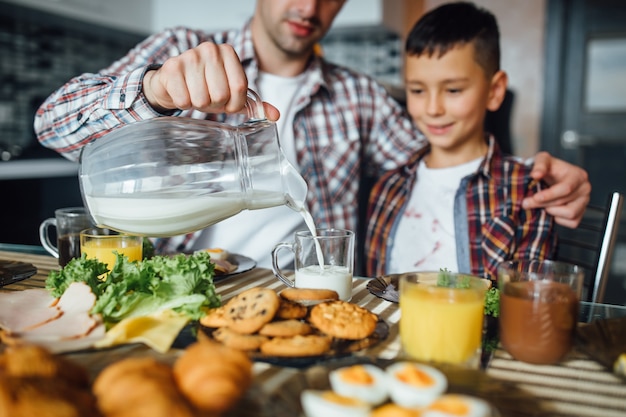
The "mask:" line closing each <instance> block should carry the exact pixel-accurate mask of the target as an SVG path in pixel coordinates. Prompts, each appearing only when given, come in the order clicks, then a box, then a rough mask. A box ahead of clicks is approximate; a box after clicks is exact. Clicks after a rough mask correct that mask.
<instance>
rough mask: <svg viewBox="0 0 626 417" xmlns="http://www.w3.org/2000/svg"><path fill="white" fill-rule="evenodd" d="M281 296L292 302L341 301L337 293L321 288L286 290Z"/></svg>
mask: <svg viewBox="0 0 626 417" xmlns="http://www.w3.org/2000/svg"><path fill="white" fill-rule="evenodd" d="M280 296H281V297H282V298H284V299H285V300H290V301H327V300H338V299H339V294H338V293H337V291H335V290H325V289H319V288H295V287H293V288H291V287H290V288H285V289H284V290H282V291H281V292H280Z"/></svg>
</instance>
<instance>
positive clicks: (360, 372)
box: [340, 365, 374, 385]
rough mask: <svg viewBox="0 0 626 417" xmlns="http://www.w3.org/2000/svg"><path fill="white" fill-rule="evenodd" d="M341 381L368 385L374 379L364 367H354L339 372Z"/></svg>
mask: <svg viewBox="0 0 626 417" xmlns="http://www.w3.org/2000/svg"><path fill="white" fill-rule="evenodd" d="M340 376H341V379H342V380H344V381H346V382H349V383H352V384H363V385H370V384H372V383H373V382H374V378H372V376H371V375H370V373H369V372H367V369H365V367H364V366H360V365H356V366H351V367H350V368H347V369H344V370H342V371H341V374H340Z"/></svg>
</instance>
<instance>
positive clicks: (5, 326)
mask: <svg viewBox="0 0 626 417" xmlns="http://www.w3.org/2000/svg"><path fill="white" fill-rule="evenodd" d="M95 302H96V296H95V295H94V294H93V292H92V291H91V289H90V287H89V286H88V285H87V284H85V283H82V282H72V283H71V284H69V285H68V287H67V289H66V290H65V291H64V292H63V294H62V295H61V296H60V297H59V298H55V297H53V296H52V295H51V294H50V293H49V292H48V291H47V290H45V289H43V288H42V289H39V288H34V289H29V290H23V291H18V292H9V293H0V306H2V307H0V329H2V331H1V332H0V339H2V341H3V342H4V343H6V344H7V345H16V344H21V343H33V344H38V345H41V346H45V347H46V348H48V349H50V350H52V351H55V352H56V351H65V350H68V349H71V350H75V349H83V348H86V347H89V346H91V345H92V344H93V343H94V342H96V341H97V340H100V339H102V337H104V333H105V327H104V324H103V323H102V319H101V317H100V315H98V314H91V312H90V311H91V309H92V308H93V306H94V304H95ZM15 311H20V314H15Z"/></svg>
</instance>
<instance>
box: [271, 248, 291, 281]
mask: <svg viewBox="0 0 626 417" xmlns="http://www.w3.org/2000/svg"><path fill="white" fill-rule="evenodd" d="M293 245H294V244H293V243H279V244H277V245H276V246H274V249H272V271H274V275H275V276H276V278H278V279H279V280H281V281H282V282H283V284H285V285H286V286H288V287H291V288H293V287H295V286H296V283H295V282H293V281H292V280H290V279H289V278H287V277H286V276H285V275H283V273H282V271H281V270H280V267H279V266H278V252H279V251H280V250H281V249H289V250H290V251H293Z"/></svg>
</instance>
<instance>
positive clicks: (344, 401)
mask: <svg viewBox="0 0 626 417" xmlns="http://www.w3.org/2000/svg"><path fill="white" fill-rule="evenodd" d="M322 398H323V399H325V400H326V401H330V402H333V403H336V404H341V405H362V404H363V402H362V401H360V400H358V399H356V398H350V397H344V396H343V395H339V394H337V393H335V392H334V391H324V392H323V393H322Z"/></svg>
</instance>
